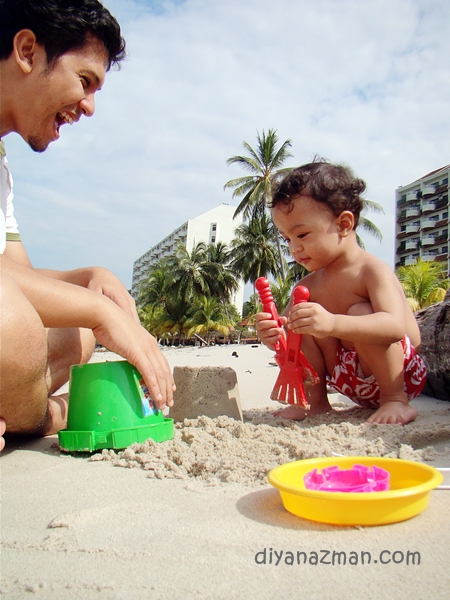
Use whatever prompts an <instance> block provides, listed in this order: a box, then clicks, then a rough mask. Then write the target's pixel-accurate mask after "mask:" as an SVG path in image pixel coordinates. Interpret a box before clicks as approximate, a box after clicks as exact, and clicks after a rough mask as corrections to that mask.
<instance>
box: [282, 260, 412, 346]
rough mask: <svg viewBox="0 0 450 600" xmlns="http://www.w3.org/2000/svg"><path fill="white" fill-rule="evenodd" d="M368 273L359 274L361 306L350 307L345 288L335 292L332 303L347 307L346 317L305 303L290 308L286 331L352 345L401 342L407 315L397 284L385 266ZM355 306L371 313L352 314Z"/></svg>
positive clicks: (402, 296)
mask: <svg viewBox="0 0 450 600" xmlns="http://www.w3.org/2000/svg"><path fill="white" fill-rule="evenodd" d="M377 262H379V261H377ZM367 271H368V272H367V273H366V274H363V273H362V274H361V277H362V278H364V279H363V282H362V283H363V287H364V289H365V294H366V295H367V297H366V298H363V297H361V300H360V302H355V304H354V305H351V304H350V305H349V303H348V302H347V303H346V298H345V296H346V294H347V293H348V292H347V290H346V289H345V286H342V288H341V289H336V293H335V302H336V304H338V303H339V304H340V305H346V304H347V305H348V306H349V309H348V312H347V314H335V313H334V312H333V310H332V307H331V305H329V306H328V308H330V310H326V309H325V308H324V307H323V306H321V305H320V304H318V303H316V302H304V303H301V304H297V305H295V306H293V307H292V310H291V312H290V315H289V319H288V327H289V328H290V329H292V330H293V331H295V333H300V334H310V335H313V336H314V337H317V338H325V337H335V338H338V339H341V340H348V341H350V342H353V343H355V344H357V343H365V344H379V345H389V344H392V343H394V342H397V341H399V340H400V339H402V337H403V336H404V335H405V332H406V312H405V299H404V294H403V291H402V289H401V286H400V283H399V282H398V280H397V278H396V277H395V275H394V273H393V272H392V271H391V270H390V269H389V268H388V267H387V265H385V268H384V267H381V268H377V269H373V268H372V269H367ZM357 304H366V305H369V306H370V310H368V311H367V310H366V311H358V310H353V309H355V308H356V309H357V308H358V307H357ZM361 313H362V314H361ZM355 315H357V316H355Z"/></svg>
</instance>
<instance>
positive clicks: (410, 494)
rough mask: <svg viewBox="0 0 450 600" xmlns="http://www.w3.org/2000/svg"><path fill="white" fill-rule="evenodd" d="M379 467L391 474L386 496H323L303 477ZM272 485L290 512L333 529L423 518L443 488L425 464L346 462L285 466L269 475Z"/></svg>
mask: <svg viewBox="0 0 450 600" xmlns="http://www.w3.org/2000/svg"><path fill="white" fill-rule="evenodd" d="M355 464H359V465H365V466H368V467H372V466H374V465H376V466H377V467H381V468H382V469H385V470H386V471H389V473H390V489H389V491H386V492H359V493H355V492H323V491H317V490H309V489H307V488H306V487H305V484H304V482H303V476H304V475H306V473H308V472H309V471H311V470H312V469H319V470H322V469H323V468H325V467H330V466H332V465H337V466H339V467H340V468H341V469H351V468H352V466H353V465H355ZM268 479H269V483H271V484H272V485H273V486H274V487H276V488H277V489H278V490H279V492H280V494H281V499H282V500H283V504H284V507H285V508H286V510H288V511H289V512H291V513H293V514H294V515H297V516H299V517H303V518H304V519H309V520H310V521H319V522H321V523H331V524H332V525H387V524H389V523H397V522H398V521H406V520H407V519H411V518H412V517H415V516H416V515H418V514H419V513H421V512H422V511H423V510H424V509H425V508H426V507H427V506H428V502H429V499H430V491H431V490H432V489H433V488H435V487H436V486H438V485H439V484H440V483H442V480H443V476H442V474H441V473H440V472H439V471H437V470H436V469H434V468H433V467H430V466H428V465H424V464H422V463H417V462H411V461H409V460H400V459H396V458H378V457H367V456H346V457H333V456H331V457H326V458H311V459H308V460H298V461H295V462H291V463H286V464H284V465H280V466H279V467H276V468H275V469H273V470H272V471H270V473H269V475H268Z"/></svg>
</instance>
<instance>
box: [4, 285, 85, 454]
mask: <svg viewBox="0 0 450 600" xmlns="http://www.w3.org/2000/svg"><path fill="white" fill-rule="evenodd" d="M1 341H2V348H1V369H2V370H1V406H0V417H1V418H2V419H3V420H4V421H5V422H6V429H7V431H9V432H12V433H35V434H38V435H48V434H51V433H56V431H58V430H59V429H62V428H64V427H65V426H66V422H67V394H61V395H58V396H52V394H54V393H55V392H56V391H57V390H58V389H59V388H60V387H61V386H62V385H64V384H65V383H66V382H67V381H68V378H69V371H70V366H71V365H72V364H82V363H85V362H87V361H88V360H89V358H90V357H91V355H92V352H93V350H94V346H95V340H94V337H93V335H92V332H91V331H90V330H87V329H51V330H45V329H44V327H43V325H42V322H41V320H40V318H39V316H38V315H37V313H36V311H35V310H34V308H33V306H32V305H31V304H30V303H29V302H28V300H27V299H26V298H25V296H24V295H23V294H22V292H21V290H20V289H19V288H18V286H17V285H16V284H15V282H14V281H13V280H11V279H10V278H8V277H5V276H4V277H2V313H1ZM49 396H50V397H49ZM0 425H1V424H0ZM0 446H1V443H0ZM0 449H1V447H0Z"/></svg>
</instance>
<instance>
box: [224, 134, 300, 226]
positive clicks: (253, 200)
mask: <svg viewBox="0 0 450 600" xmlns="http://www.w3.org/2000/svg"><path fill="white" fill-rule="evenodd" d="M257 139H258V145H257V148H256V150H254V149H253V148H252V147H251V146H250V144H248V143H247V142H245V141H244V148H245V149H246V150H247V151H248V153H249V156H232V157H231V158H229V159H228V160H227V165H232V164H234V163H238V164H240V165H242V167H243V168H244V169H245V170H247V171H250V173H251V175H248V176H247V177H238V178H237V179H231V180H230V181H227V183H226V184H225V185H224V186H223V187H224V189H227V188H235V190H234V192H233V198H235V197H237V196H243V195H244V194H245V195H244V198H243V199H242V200H241V202H240V204H239V206H238V207H237V209H236V212H235V213H234V216H236V215H239V214H240V213H243V217H244V219H249V218H250V217H251V216H253V214H254V212H255V211H256V214H257V215H260V214H261V210H262V209H264V208H265V207H266V206H267V205H268V203H269V201H270V198H271V197H272V187H273V183H274V182H275V181H276V180H278V179H279V178H280V177H281V175H283V174H284V173H286V172H287V171H288V170H289V169H286V168H285V169H282V168H281V165H282V164H283V163H284V162H285V161H286V159H287V158H290V157H292V154H290V152H289V151H288V148H289V147H290V146H292V144H291V140H285V141H284V142H283V143H282V144H281V146H280V147H279V148H277V143H278V136H277V132H276V130H275V129H269V131H268V132H267V134H266V133H265V131H264V130H263V132H262V136H261V135H259V133H258V134H257Z"/></svg>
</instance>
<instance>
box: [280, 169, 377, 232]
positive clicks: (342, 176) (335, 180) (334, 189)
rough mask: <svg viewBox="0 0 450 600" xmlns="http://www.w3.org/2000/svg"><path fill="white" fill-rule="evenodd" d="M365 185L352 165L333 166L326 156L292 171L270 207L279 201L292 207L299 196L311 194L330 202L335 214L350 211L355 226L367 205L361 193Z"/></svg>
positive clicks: (282, 182) (322, 200) (327, 202)
mask: <svg viewBox="0 0 450 600" xmlns="http://www.w3.org/2000/svg"><path fill="white" fill-rule="evenodd" d="M365 189H366V184H365V183H364V181H363V180H362V179H358V178H357V177H356V176H355V174H354V173H353V171H352V170H351V169H350V167H347V166H343V165H334V164H332V163H330V162H327V161H326V160H323V159H314V161H313V162H312V163H308V164H307V165H302V166H301V167H297V168H296V169H293V170H292V171H290V172H289V173H288V174H287V175H286V176H285V177H284V178H283V179H282V180H281V181H280V183H279V184H278V186H277V187H276V188H275V190H274V192H273V195H272V200H271V203H270V208H274V207H275V206H277V205H278V204H284V205H285V206H289V205H290V204H291V203H292V202H293V200H294V199H295V198H296V197H298V196H311V197H312V198H314V200H316V201H317V202H323V203H324V204H327V205H328V206H329V207H330V209H331V210H332V211H333V213H334V214H335V215H336V216H339V215H340V214H341V212H342V211H344V210H349V211H350V212H352V213H353V215H354V217H355V225H354V228H355V229H356V227H357V225H358V223H359V215H360V213H361V210H362V209H363V208H364V200H363V199H362V198H361V196H360V195H361V194H362V193H363V192H364V191H365Z"/></svg>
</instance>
